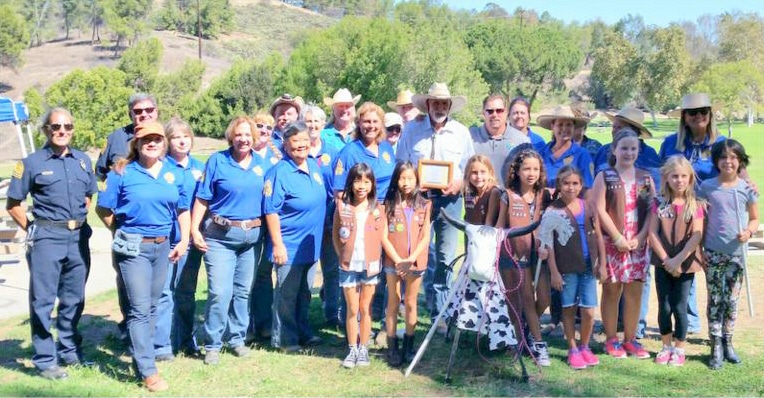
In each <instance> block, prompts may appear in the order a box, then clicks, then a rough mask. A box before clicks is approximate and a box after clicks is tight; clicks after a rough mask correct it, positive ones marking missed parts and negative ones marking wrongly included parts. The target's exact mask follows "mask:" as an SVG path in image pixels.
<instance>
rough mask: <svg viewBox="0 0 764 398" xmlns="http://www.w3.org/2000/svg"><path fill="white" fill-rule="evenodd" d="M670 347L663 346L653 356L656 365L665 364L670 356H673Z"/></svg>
mask: <svg viewBox="0 0 764 398" xmlns="http://www.w3.org/2000/svg"><path fill="white" fill-rule="evenodd" d="M673 355H674V354H673V351H672V350H671V347H666V346H663V349H661V351H660V352H659V353H658V355H656V356H655V363H657V364H658V365H665V364H667V363H669V360H670V358H671V357H672V356H673Z"/></svg>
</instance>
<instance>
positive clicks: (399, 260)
mask: <svg viewBox="0 0 764 398" xmlns="http://www.w3.org/2000/svg"><path fill="white" fill-rule="evenodd" d="M385 209H386V211H387V214H386V220H387V222H388V224H387V225H386V228H383V231H382V245H383V247H384V249H385V258H384V262H385V277H386V278H387V313H386V319H385V327H386V329H387V330H386V331H387V362H388V363H389V364H390V366H400V365H401V363H402V362H403V357H404V356H405V359H406V360H407V361H410V360H411V359H412V358H413V356H414V331H415V330H416V323H417V296H418V295H419V287H420V286H421V285H422V275H423V274H424V272H425V270H427V250H428V247H429V244H430V213H431V211H432V203H431V202H430V201H428V200H425V199H424V197H423V196H422V194H421V192H420V190H419V177H418V176H417V174H416V168H415V167H414V165H413V164H412V163H411V162H399V163H398V164H397V165H395V170H393V175H392V178H391V180H390V189H388V191H387V196H386V197H385ZM399 282H403V283H405V289H406V295H405V298H404V306H405V309H406V313H405V322H406V332H405V335H404V336H403V353H401V352H400V351H399V349H398V337H397V335H396V327H397V325H398V304H399V303H400V302H401V287H400V284H399Z"/></svg>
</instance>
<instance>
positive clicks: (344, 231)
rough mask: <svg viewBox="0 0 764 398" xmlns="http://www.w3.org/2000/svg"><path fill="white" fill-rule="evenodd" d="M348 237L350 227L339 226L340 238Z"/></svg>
mask: <svg viewBox="0 0 764 398" xmlns="http://www.w3.org/2000/svg"><path fill="white" fill-rule="evenodd" d="M349 237H350V229H348V227H341V228H340V238H342V239H347V238H349Z"/></svg>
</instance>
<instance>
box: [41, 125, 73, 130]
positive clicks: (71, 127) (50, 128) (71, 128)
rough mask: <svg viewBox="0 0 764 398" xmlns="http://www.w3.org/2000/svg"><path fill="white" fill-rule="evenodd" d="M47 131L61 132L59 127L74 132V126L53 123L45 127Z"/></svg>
mask: <svg viewBox="0 0 764 398" xmlns="http://www.w3.org/2000/svg"><path fill="white" fill-rule="evenodd" d="M47 127H48V130H49V131H58V130H61V127H63V128H64V130H66V131H72V130H74V125H73V124H71V123H66V124H60V123H53V124H48V125H47Z"/></svg>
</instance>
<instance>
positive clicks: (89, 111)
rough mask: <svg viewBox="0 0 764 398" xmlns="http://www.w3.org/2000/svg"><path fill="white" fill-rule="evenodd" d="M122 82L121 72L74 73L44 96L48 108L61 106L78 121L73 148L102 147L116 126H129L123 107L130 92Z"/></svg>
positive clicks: (110, 70) (122, 73) (89, 71)
mask: <svg viewBox="0 0 764 398" xmlns="http://www.w3.org/2000/svg"><path fill="white" fill-rule="evenodd" d="M125 78H126V75H125V73H124V72H122V71H121V70H118V69H112V68H107V67H105V66H99V67H96V68H93V69H90V70H87V71H83V70H81V69H75V70H74V71H72V72H71V73H69V74H68V75H66V76H64V78H63V79H61V80H59V81H58V82H56V83H54V84H53V85H52V86H50V88H49V89H48V91H47V92H46V93H45V102H46V103H47V104H48V106H51V107H52V106H63V107H64V108H66V109H68V110H69V111H70V112H71V113H72V116H74V118H75V119H76V120H77V134H75V135H74V138H73V139H72V145H73V146H74V147H75V148H79V149H82V150H87V149H88V148H91V147H101V146H102V145H103V143H104V142H105V140H106V136H107V135H108V134H109V133H111V132H112V131H113V130H114V129H115V128H116V127H117V126H121V125H125V124H127V123H129V122H130V119H129V118H128V115H127V112H126V108H125V105H126V104H127V99H128V97H129V96H130V94H132V92H133V91H132V89H131V88H129V87H127V86H125Z"/></svg>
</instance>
